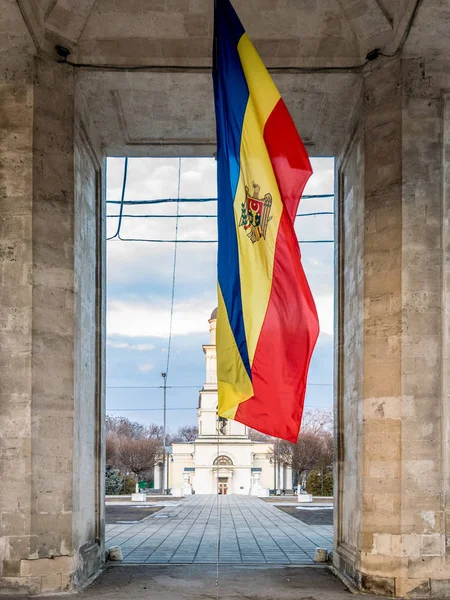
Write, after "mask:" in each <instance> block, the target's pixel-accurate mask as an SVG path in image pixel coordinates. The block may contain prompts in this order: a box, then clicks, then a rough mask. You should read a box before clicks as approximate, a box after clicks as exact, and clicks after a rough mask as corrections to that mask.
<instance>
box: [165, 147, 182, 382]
mask: <svg viewBox="0 0 450 600" xmlns="http://www.w3.org/2000/svg"><path fill="white" fill-rule="evenodd" d="M180 188H181V158H179V159H178V189H177V212H176V221H175V240H174V242H175V247H174V250H173V271H172V298H171V301H170V323H169V342H168V344H167V364H166V374H167V377H168V376H169V365H170V350H171V347H172V324H173V305H174V301H175V279H176V272H177V250H178V226H179V223H180Z"/></svg>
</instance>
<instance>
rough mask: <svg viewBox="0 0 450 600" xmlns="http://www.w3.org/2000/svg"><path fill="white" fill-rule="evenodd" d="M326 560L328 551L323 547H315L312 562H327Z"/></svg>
mask: <svg viewBox="0 0 450 600" xmlns="http://www.w3.org/2000/svg"><path fill="white" fill-rule="evenodd" d="M327 560H328V551H327V550H326V549H325V548H316V552H315V554H314V562H321V563H322V562H327Z"/></svg>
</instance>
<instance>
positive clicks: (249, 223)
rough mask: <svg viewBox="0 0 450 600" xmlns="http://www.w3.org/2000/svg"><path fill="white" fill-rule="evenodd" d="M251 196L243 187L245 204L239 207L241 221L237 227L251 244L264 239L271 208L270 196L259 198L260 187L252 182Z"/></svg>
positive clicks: (246, 188)
mask: <svg viewBox="0 0 450 600" xmlns="http://www.w3.org/2000/svg"><path fill="white" fill-rule="evenodd" d="M252 186H253V195H250V190H249V189H248V187H247V186H245V195H246V198H245V202H242V205H241V219H240V221H239V227H243V228H244V229H245V231H246V232H247V237H249V238H250V239H251V241H252V242H253V243H255V242H257V241H258V240H260V239H261V238H263V239H264V240H265V239H266V233H267V226H268V224H269V221H270V220H271V219H272V217H271V216H270V209H271V208H272V195H271V194H266V195H265V196H264V198H262V199H260V198H259V192H260V189H261V188H260V187H259V185H258V184H257V183H255V182H253V184H252Z"/></svg>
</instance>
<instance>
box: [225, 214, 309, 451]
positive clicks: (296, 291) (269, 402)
mask: <svg viewBox="0 0 450 600" xmlns="http://www.w3.org/2000/svg"><path fill="white" fill-rule="evenodd" d="M318 333H319V325H318V320H317V313H316V308H315V305H314V301H313V298H312V295H311V291H310V289H309V285H308V282H307V280H306V276H305V273H304V271H303V267H302V265H301V263H300V253H299V249H298V242H297V239H296V236H295V235H292V224H291V222H290V219H289V217H288V215H287V213H286V212H284V211H283V215H282V218H281V222H280V226H279V230H278V238H277V246H276V250H275V262H274V270H273V280H272V291H271V295H270V300H269V305H268V307H267V312H266V317H265V319H264V323H263V327H262V329H261V333H260V336H259V340H258V345H257V348H256V352H255V356H254V359H253V364H252V383H253V389H254V393H255V395H254V396H253V397H252V398H250V399H249V400H247V401H246V402H242V403H241V404H240V405H239V407H238V410H237V412H236V417H235V418H236V420H237V421H241V422H243V423H245V424H246V425H248V426H249V427H253V428H255V429H258V431H262V432H264V433H267V434H269V435H273V436H275V437H279V438H283V439H285V440H289V441H291V442H294V443H295V442H297V437H298V432H299V429H300V422H301V417H302V413H303V404H304V398H305V391H306V378H307V374H308V367H309V362H310V360H311V355H312V351H313V349H314V345H315V343H316V340H317V336H318Z"/></svg>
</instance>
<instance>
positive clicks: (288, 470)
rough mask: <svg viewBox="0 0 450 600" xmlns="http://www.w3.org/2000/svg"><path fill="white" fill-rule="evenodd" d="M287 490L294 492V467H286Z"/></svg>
mask: <svg viewBox="0 0 450 600" xmlns="http://www.w3.org/2000/svg"><path fill="white" fill-rule="evenodd" d="M285 469H286V471H285V484H284V485H285V488H286V490H289V491H290V492H291V491H292V467H289V466H287V467H285Z"/></svg>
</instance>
